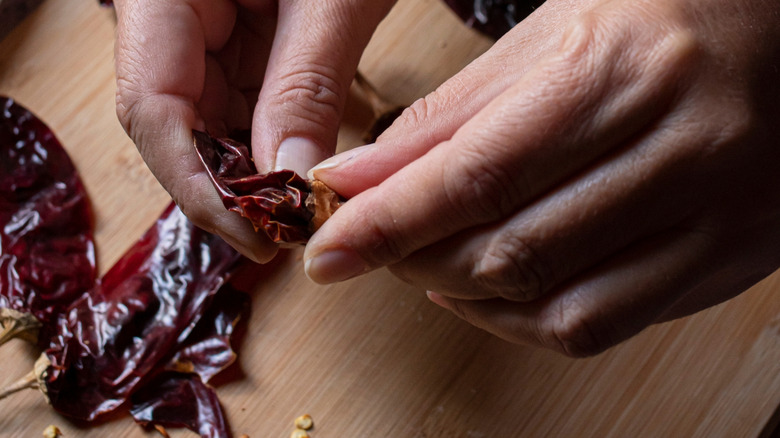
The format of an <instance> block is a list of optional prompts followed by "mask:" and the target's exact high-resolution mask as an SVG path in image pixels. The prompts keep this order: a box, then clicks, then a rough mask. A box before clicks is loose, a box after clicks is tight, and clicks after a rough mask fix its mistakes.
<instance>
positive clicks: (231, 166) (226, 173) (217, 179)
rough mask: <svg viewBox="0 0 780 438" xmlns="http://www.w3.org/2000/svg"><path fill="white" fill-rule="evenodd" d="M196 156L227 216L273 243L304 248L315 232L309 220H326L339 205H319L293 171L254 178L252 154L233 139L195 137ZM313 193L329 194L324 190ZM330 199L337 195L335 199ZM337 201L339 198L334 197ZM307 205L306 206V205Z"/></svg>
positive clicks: (255, 172)
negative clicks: (234, 216) (248, 224)
mask: <svg viewBox="0 0 780 438" xmlns="http://www.w3.org/2000/svg"><path fill="white" fill-rule="evenodd" d="M193 137H194V141H195V150H196V151H197V153H198V156H199V157H200V160H201V162H203V165H204V166H205V168H206V171H207V172H208V174H209V177H210V178H211V182H212V183H213V184H214V187H216V189H217V191H218V192H219V195H220V197H221V198H222V203H223V205H224V206H225V208H227V209H228V210H231V211H235V212H236V213H239V214H240V215H241V216H243V217H245V218H247V219H248V220H249V221H250V222H251V223H252V225H253V226H254V228H255V230H256V231H259V230H263V231H264V232H265V233H266V234H267V235H268V237H270V238H271V240H273V241H274V242H285V243H306V242H307V241H308V240H309V238H310V237H311V235H312V234H313V233H314V231H316V226H315V224H316V223H321V221H318V222H316V223H312V218H314V217H315V215H317V209H320V208H323V210H322V212H321V213H320V214H319V216H320V217H323V216H329V215H330V214H332V212H333V211H334V210H335V208H338V203H335V204H334V203H328V204H327V205H320V204H319V203H317V202H316V201H314V198H313V199H312V200H308V198H309V197H310V194H311V192H312V186H311V183H310V182H309V181H307V180H305V179H303V178H302V177H301V176H299V175H298V174H296V173H295V172H293V171H292V170H280V171H276V172H269V173H266V174H258V172H257V169H256V168H255V165H254V162H253V161H252V154H251V150H250V148H249V147H248V146H247V145H245V144H243V143H241V142H239V141H236V140H233V139H229V138H215V137H212V136H210V135H208V134H207V133H205V132H200V131H193ZM317 190H321V191H330V192H332V190H330V189H328V188H327V187H325V186H324V184H323V185H321V186H319V187H318V188H317ZM334 196H336V195H335V193H334ZM336 199H338V197H337V196H336ZM307 200H308V202H307Z"/></svg>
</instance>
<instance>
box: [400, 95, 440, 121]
mask: <svg viewBox="0 0 780 438" xmlns="http://www.w3.org/2000/svg"><path fill="white" fill-rule="evenodd" d="M436 95H437V92H435V91H434V92H433V93H431V94H429V95H427V96H425V97H421V98H419V99H417V100H415V101H414V102H412V104H411V105H409V106H408V107H407V108H405V109H404V110H403V112H402V113H401V115H400V116H399V117H398V123H400V124H401V127H402V128H404V129H409V128H416V127H420V126H426V124H427V122H428V121H429V120H431V114H432V112H433V111H432V110H433V108H434V103H433V102H434V100H435V99H436Z"/></svg>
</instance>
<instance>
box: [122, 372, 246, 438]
mask: <svg viewBox="0 0 780 438" xmlns="http://www.w3.org/2000/svg"><path fill="white" fill-rule="evenodd" d="M183 400H186V401H187V403H182V401H183ZM130 413H131V414H132V416H133V418H134V419H135V420H136V421H137V422H138V423H140V424H141V425H144V426H149V425H155V424H159V425H161V426H165V427H186V428H188V429H190V430H192V431H195V432H197V433H198V434H199V435H200V436H201V437H202V438H229V437H230V436H231V434H230V428H229V427H228V425H227V422H226V420H225V416H224V415H223V413H222V406H220V404H219V399H218V398H217V394H216V392H215V391H214V389H213V388H211V387H210V386H208V385H206V384H204V383H203V382H202V381H201V380H200V379H199V378H198V377H197V376H187V375H183V374H180V373H164V374H161V375H159V376H157V377H156V378H155V379H154V380H153V381H152V382H150V384H149V385H146V386H145V387H144V388H143V389H142V390H140V391H139V392H137V393H136V394H134V395H133V398H132V405H131V407H130Z"/></svg>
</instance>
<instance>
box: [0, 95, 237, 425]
mask: <svg viewBox="0 0 780 438" xmlns="http://www.w3.org/2000/svg"><path fill="white" fill-rule="evenodd" d="M0 102H1V103H2V106H1V107H0V108H2V113H0V157H2V158H3V159H2V160H0V207H2V208H0V218H1V219H2V225H3V228H2V234H1V236H2V240H1V241H0V243H2V247H0V248H1V249H2V251H1V252H0V256H1V257H2V258H0V260H2V265H0V266H2V268H3V271H4V275H2V276H0V285H1V286H2V288H1V289H0V291H2V296H0V303H2V304H3V309H0V312H4V313H3V315H5V319H4V320H2V321H3V323H6V324H7V325H6V328H7V329H8V331H7V332H6V334H7V335H9V336H10V335H27V336H26V337H27V338H28V339H29V340H37V341H38V343H39V345H41V346H48V350H47V351H46V353H45V354H43V355H42V356H41V358H40V359H39V360H38V361H37V362H36V366H35V369H34V370H33V372H32V373H31V376H32V377H33V378H34V379H33V382H35V384H36V385H37V386H39V387H40V388H41V389H43V390H44V392H47V391H48V392H50V394H51V397H52V399H51V402H52V404H53V405H54V407H55V408H56V409H57V410H58V411H60V412H62V413H64V414H66V415H70V416H73V417H76V418H81V419H91V418H95V417H96V416H98V415H100V414H101V413H104V412H108V411H110V410H112V409H114V408H115V407H116V406H120V405H122V404H123V403H125V402H126V401H127V397H128V395H131V394H132V400H130V401H129V403H128V407H129V408H130V410H131V413H132V415H133V416H134V418H135V419H136V421H138V422H140V423H142V424H144V425H168V426H184V427H189V428H191V429H192V430H194V431H196V432H198V433H200V434H201V435H202V436H204V437H226V436H229V435H230V433H229V429H228V428H227V425H226V422H225V420H224V416H223V413H222V410H221V407H220V406H219V402H218V399H217V396H216V393H215V391H214V390H213V388H211V387H210V386H208V385H207V382H208V380H209V379H210V378H211V377H212V376H214V375H216V374H217V373H219V372H221V371H222V370H223V369H225V368H226V367H227V366H229V365H230V364H231V363H232V362H233V361H234V360H235V357H236V355H235V352H234V351H233V349H232V347H231V345H230V340H231V335H232V334H233V331H234V328H235V326H236V324H237V323H238V322H239V320H240V319H241V317H242V316H243V313H244V311H245V309H247V308H248V307H249V306H248V300H249V299H248V296H247V295H246V294H245V293H243V292H240V291H238V290H235V289H233V288H232V287H230V286H229V285H228V284H226V283H225V281H226V280H227V278H228V277H229V276H230V275H232V273H233V270H234V269H235V267H236V266H237V264H239V263H241V261H240V260H241V258H240V256H238V254H237V253H236V252H235V251H233V250H232V249H230V248H229V247H228V246H227V245H226V244H225V243H224V242H222V241H221V240H220V239H219V238H217V237H215V236H212V235H209V234H207V233H204V232H203V231H201V230H199V229H196V228H194V227H193V226H192V224H191V223H189V221H187V220H186V218H185V217H184V216H183V215H182V214H181V212H180V211H179V210H178V209H177V208H175V207H174V206H172V205H171V206H169V208H168V209H167V210H166V212H165V213H164V215H163V217H161V218H160V219H159V220H158V221H157V223H156V224H155V226H154V227H152V229H150V230H149V231H148V232H147V233H146V234H145V235H144V237H143V238H142V239H141V240H140V241H139V242H138V243H137V244H136V245H135V246H134V247H133V248H131V249H130V250H129V251H128V252H127V253H126V254H125V256H124V257H123V258H122V259H121V260H120V262H118V263H117V265H115V266H114V267H113V268H112V269H111V270H109V272H108V273H107V274H106V276H105V277H104V278H103V279H101V281H100V282H98V283H97V284H95V282H94V279H95V264H94V244H93V240H92V215H91V211H90V208H89V202H88V199H87V195H86V192H85V190H84V186H83V184H82V183H81V181H80V179H79V178H78V174H77V173H76V170H75V168H74V167H73V165H72V163H71V161H70V159H69V158H68V156H67V154H66V152H65V150H64V149H63V148H62V146H61V145H60V143H59V142H58V141H57V140H56V138H55V137H54V135H53V133H52V132H51V131H50V130H49V129H48V128H47V127H46V126H45V125H44V124H43V122H42V121H41V120H39V119H38V118H37V117H35V116H34V115H33V114H32V113H31V112H29V111H28V110H26V109H24V108H23V107H21V106H20V105H19V104H17V103H15V102H14V101H13V100H11V99H8V98H2V99H0ZM215 294H216V299H214V296H215ZM20 315H21V316H20ZM188 321H189V322H188ZM22 322H23V323H26V324H27V325H24V326H20V325H19V324H20V323H22ZM11 324H13V326H12V325H11ZM20 327H22V329H20ZM12 328H13V330H12ZM38 328H40V329H41V332H40V335H39V336H34V335H36V334H37V332H36V330H37V329H38ZM19 329H20V330H21V331H20V330H19ZM34 329H35V330H34ZM144 337H146V338H147V339H148V340H150V342H149V343H146V342H145V341H144ZM139 342H140V345H139ZM85 364H91V365H90V366H85ZM133 364H135V365H133ZM74 382H76V384H75V387H74V386H73V385H74ZM82 383H86V385H85V386H82ZM29 384H30V382H29V381H23V382H22V385H21V386H18V387H17V388H11V391H13V390H15V389H20V388H22V387H24V386H29ZM58 391H59V392H63V391H65V392H66V393H67V397H59V396H57V398H56V399H54V398H53V397H54V396H55V394H57V393H58ZM183 394H187V397H186V398H183V399H181V398H178V396H180V395H183ZM0 398H2V395H0ZM172 398H177V400H178V401H177V402H176V403H170V402H169V401H170V400H171V399H172Z"/></svg>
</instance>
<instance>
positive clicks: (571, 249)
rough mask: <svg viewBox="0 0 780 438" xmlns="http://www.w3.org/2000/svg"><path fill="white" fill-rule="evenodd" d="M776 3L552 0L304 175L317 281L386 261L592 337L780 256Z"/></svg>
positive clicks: (510, 312)
mask: <svg viewBox="0 0 780 438" xmlns="http://www.w3.org/2000/svg"><path fill="white" fill-rule="evenodd" d="M779 106H780V3H778V2H776V1H774V0H740V1H736V2H735V1H733V0H676V1H672V0H662V1H657V0H611V1H610V0H605V1H602V0H593V1H577V0H548V2H547V3H546V4H545V5H544V6H543V7H541V8H539V9H538V10H537V11H536V12H535V13H534V14H532V15H531V16H530V17H529V18H528V19H526V20H525V21H524V22H522V23H521V24H520V25H518V26H517V27H515V28H514V29H513V30H512V31H511V32H510V33H509V34H507V35H506V36H505V37H504V38H502V39H501V40H499V41H498V42H497V44H496V45H495V46H494V47H493V48H492V49H491V50H490V51H489V52H487V53H486V54H485V55H484V56H482V57H481V58H480V59H478V60H477V61H476V62H475V63H473V64H472V65H470V66H469V67H467V68H466V69H464V70H463V71H462V72H461V73H459V74H458V75H456V76H455V77H454V78H453V79H452V80H450V81H448V82H447V83H445V84H444V85H443V86H442V87H440V88H439V89H438V90H437V91H435V92H434V93H433V94H431V95H429V96H427V97H426V98H424V99H422V100H420V101H418V102H416V103H415V104H413V105H412V107H411V108H410V109H408V110H407V111H406V112H405V113H404V114H403V115H402V116H401V118H400V119H399V120H397V121H396V123H394V124H393V126H392V127H391V128H389V129H388V131H386V132H385V134H383V135H382V136H381V137H380V138H379V139H378V140H377V142H376V144H375V145H370V146H365V147H362V148H360V149H357V150H354V151H349V152H345V153H344V154H341V155H339V156H336V157H334V158H332V159H330V160H328V161H326V162H324V163H322V165H320V166H318V167H317V168H315V169H314V170H313V174H314V175H315V176H316V177H317V178H318V179H321V180H322V181H323V182H325V183H326V184H328V185H329V186H330V187H332V188H333V189H335V190H336V191H337V192H339V193H341V194H343V195H346V196H351V197H352V199H350V200H349V201H348V202H347V203H346V204H345V205H344V206H343V207H341V209H340V210H339V211H337V212H336V213H335V215H334V216H333V217H331V218H330V219H329V221H328V222H326V223H325V225H324V226H323V227H322V228H321V229H320V230H319V231H318V232H317V233H316V234H315V235H314V237H313V238H312V239H311V241H310V242H309V244H308V246H307V248H306V252H305V254H304V259H305V261H306V269H307V273H308V275H309V276H310V277H311V278H312V279H314V280H315V281H318V282H322V283H328V282H333V281H339V280H343V279H345V278H349V277H351V276H355V275H359V274H361V273H364V272H367V271H370V270H372V269H376V268H378V267H381V266H388V267H389V268H390V270H391V271H392V272H393V273H394V274H396V275H397V276H399V277H400V278H402V279H404V280H406V281H408V282H410V283H412V284H414V285H417V286H419V287H421V288H425V289H428V290H431V291H436V292H430V293H429V297H430V298H431V300H432V301H434V302H435V303H437V304H439V305H441V306H443V307H445V308H447V309H450V310H451V311H452V312H454V313H455V314H456V315H458V316H459V317H461V318H463V319H465V320H466V321H468V322H470V323H472V324H474V325H476V326H478V327H481V328H483V329H485V330H488V331H490V332H492V333H494V334H497V335H498V336H501V337H503V338H505V339H508V340H510V341H513V342H516V343H523V344H533V345H539V346H544V347H548V348H552V349H555V350H558V351H561V352H563V353H565V354H568V355H572V356H583V355H591V354H595V353H598V352H600V351H602V350H604V349H605V348H607V347H609V346H611V345H614V344H616V343H618V342H620V341H622V340H624V339H626V338H628V337H630V336H632V335H634V334H636V333H637V332H639V331H640V330H642V329H643V328H645V327H646V326H648V325H650V324H653V323H656V322H660V321H665V320H669V319H673V318H677V317H680V316H684V315H687V314H690V313H693V312H696V311H698V310H701V309H703V308H706V307H709V306H712V305H714V304H716V303H719V302H721V301H723V300H726V299H728V298H730V297H733V296H734V295H737V294H739V293H741V292H742V291H744V290H745V289H746V288H747V287H749V286H750V285H752V284H754V283H755V282H757V281H758V280H760V279H761V278H763V277H765V276H766V275H768V274H770V273H771V272H772V271H774V270H775V269H777V268H778V266H780V251H778V248H780V147H778V145H780V133H778V132H777V130H776V129H774V126H775V125H776V122H777V120H780V107H779Z"/></svg>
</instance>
